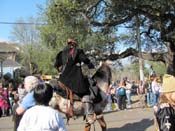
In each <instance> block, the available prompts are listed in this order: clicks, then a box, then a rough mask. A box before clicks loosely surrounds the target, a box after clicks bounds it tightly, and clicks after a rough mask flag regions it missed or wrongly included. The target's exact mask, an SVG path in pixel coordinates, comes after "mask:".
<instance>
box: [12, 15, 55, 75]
mask: <svg viewBox="0 0 175 131" xmlns="http://www.w3.org/2000/svg"><path fill="white" fill-rule="evenodd" d="M17 23H19V24H17V25H14V27H13V30H12V32H11V39H12V40H13V41H15V42H17V43H19V46H20V52H18V56H19V59H20V61H19V62H20V63H21V64H22V65H24V66H25V67H26V68H27V70H28V71H29V72H30V74H34V73H38V72H43V73H47V74H49V73H54V72H55V71H54V70H53V68H51V67H50V66H51V64H50V63H53V54H52V53H53V51H52V50H51V49H50V48H48V47H46V46H43V44H42V43H41V38H40V32H39V30H38V28H39V26H40V25H38V23H39V20H37V19H35V18H32V17H30V18H29V19H28V20H27V22H25V21H24V20H23V19H20V20H18V21H17ZM52 67H53V65H52Z"/></svg>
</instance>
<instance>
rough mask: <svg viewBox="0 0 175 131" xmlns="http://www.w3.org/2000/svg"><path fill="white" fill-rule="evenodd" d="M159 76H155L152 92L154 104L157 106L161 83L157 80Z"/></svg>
mask: <svg viewBox="0 0 175 131" xmlns="http://www.w3.org/2000/svg"><path fill="white" fill-rule="evenodd" d="M157 80H158V77H154V79H153V81H152V92H153V106H154V108H156V106H157V104H158V99H159V95H160V89H161V84H160V83H158V82H157Z"/></svg>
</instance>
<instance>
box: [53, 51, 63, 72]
mask: <svg viewBox="0 0 175 131" xmlns="http://www.w3.org/2000/svg"><path fill="white" fill-rule="evenodd" d="M61 65H62V51H60V52H59V53H58V54H57V56H56V59H55V63H54V67H55V68H56V69H58V68H59V67H60V66H61Z"/></svg>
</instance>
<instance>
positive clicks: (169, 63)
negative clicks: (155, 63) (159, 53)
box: [165, 42, 175, 76]
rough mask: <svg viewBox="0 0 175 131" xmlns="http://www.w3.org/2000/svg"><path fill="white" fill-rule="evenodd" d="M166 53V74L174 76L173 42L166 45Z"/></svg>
mask: <svg viewBox="0 0 175 131" xmlns="http://www.w3.org/2000/svg"><path fill="white" fill-rule="evenodd" d="M167 49H168V53H167V55H166V60H165V61H166V69H167V71H166V72H167V74H171V75H173V76H175V42H168V43H167Z"/></svg>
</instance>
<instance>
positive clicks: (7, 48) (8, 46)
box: [0, 42, 19, 52]
mask: <svg viewBox="0 0 175 131" xmlns="http://www.w3.org/2000/svg"><path fill="white" fill-rule="evenodd" d="M18 50H19V47H18V46H17V44H15V43H7V42H0V52H16V51H18Z"/></svg>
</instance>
